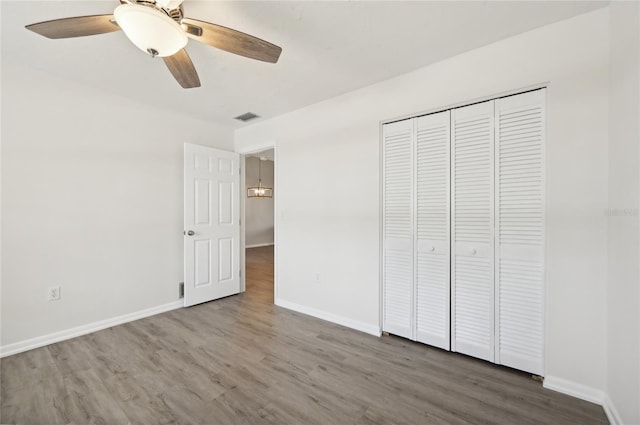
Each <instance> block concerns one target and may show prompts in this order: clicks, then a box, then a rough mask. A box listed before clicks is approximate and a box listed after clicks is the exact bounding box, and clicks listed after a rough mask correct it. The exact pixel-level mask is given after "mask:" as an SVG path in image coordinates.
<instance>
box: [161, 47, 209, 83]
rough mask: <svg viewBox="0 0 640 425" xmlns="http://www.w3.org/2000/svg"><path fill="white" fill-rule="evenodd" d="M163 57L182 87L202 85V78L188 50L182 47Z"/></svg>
mask: <svg viewBox="0 0 640 425" xmlns="http://www.w3.org/2000/svg"><path fill="white" fill-rule="evenodd" d="M162 59H164V63H165V64H167V68H169V71H171V74H173V76H174V77H175V79H176V80H177V81H178V83H180V85H181V86H182V88H185V89H190V88H193V87H200V78H198V73H197V72H196V68H195V67H194V66H193V62H191V58H190V57H189V55H188V54H187V51H186V50H184V49H182V50H180V51H179V52H178V53H176V54H175V55H172V56H167V57H165V58H162Z"/></svg>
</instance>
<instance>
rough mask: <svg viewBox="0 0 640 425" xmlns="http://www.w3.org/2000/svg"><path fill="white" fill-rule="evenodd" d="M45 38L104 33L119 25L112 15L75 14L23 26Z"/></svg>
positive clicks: (116, 29)
mask: <svg viewBox="0 0 640 425" xmlns="http://www.w3.org/2000/svg"><path fill="white" fill-rule="evenodd" d="M25 28H26V29H28V30H31V31H33V32H35V33H38V34H40V35H43V36H45V37H47V38H72V37H84V36H86V35H96V34H105V33H108V32H113V31H118V30H120V27H119V26H118V24H116V23H115V20H113V15H92V16H76V17H73V18H62V19H54V20H52V21H45V22H38V23H37V24H31V25H27V26H26V27H25Z"/></svg>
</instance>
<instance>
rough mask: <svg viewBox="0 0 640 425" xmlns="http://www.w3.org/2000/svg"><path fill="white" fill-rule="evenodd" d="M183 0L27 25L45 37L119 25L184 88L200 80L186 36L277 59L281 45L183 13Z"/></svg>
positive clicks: (126, 2)
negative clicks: (187, 48)
mask: <svg viewBox="0 0 640 425" xmlns="http://www.w3.org/2000/svg"><path fill="white" fill-rule="evenodd" d="M182 1H183V0H120V3H121V4H120V6H118V7H116V9H115V11H114V12H113V14H112V15H91V16H76V17H73V18H63V19H54V20H52V21H45V22H38V23H35V24H31V25H27V26H26V27H25V28H27V29H28V30H31V31H33V32H35V33H37V34H40V35H43V36H45V37H48V38H72V37H84V36H87V35H96V34H104V33H108V32H113V31H119V30H123V31H124V33H125V35H126V36H127V37H128V38H129V40H131V42H132V43H133V44H135V45H136V47H138V48H139V49H140V50H142V51H143V52H145V53H147V54H149V55H150V56H152V57H156V56H158V57H161V58H162V59H163V60H164V63H165V64H166V65H167V67H168V68H169V71H171V74H173V76H174V77H175V79H176V80H177V81H178V83H180V85H181V86H182V87H184V88H185V89H187V88H192V87H200V79H199V77H198V73H197V72H196V69H195V67H194V66H193V62H191V58H189V55H188V54H187V52H186V50H185V49H184V47H185V46H186V45H187V42H188V41H189V38H192V39H194V40H197V41H199V42H201V43H204V44H208V45H210V46H213V47H217V48H218V49H222V50H225V51H227V52H230V53H235V54H236V55H241V56H245V57H248V58H251V59H257V60H260V61H264V62H270V63H276V62H278V58H279V57H280V53H281V52H282V48H280V47H278V46H276V45H274V44H271V43H269V42H267V41H264V40H261V39H259V38H256V37H253V36H251V35H249V34H245V33H243V32H240V31H236V30H234V29H231V28H226V27H223V26H220V25H216V24H212V23H209V22H204V21H199V20H197V19H191V18H186V17H184V13H183V8H182Z"/></svg>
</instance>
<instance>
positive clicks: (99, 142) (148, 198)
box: [1, 58, 233, 349]
mask: <svg viewBox="0 0 640 425" xmlns="http://www.w3.org/2000/svg"><path fill="white" fill-rule="evenodd" d="M160 89H161V88H160ZM1 118H2V133H1V135H2V197H3V199H2V244H3V247H2V248H3V249H2V283H3V286H2V297H1V298H2V301H1V303H2V317H1V322H2V342H1V344H2V346H3V349H6V348H7V346H8V345H9V344H15V343H19V342H20V341H24V340H26V339H29V338H35V337H40V336H43V335H47V334H50V333H53V332H59V331H64V330H67V329H69V328H72V327H75V326H80V325H86V324H88V323H92V322H95V321H99V320H105V319H110V318H112V317H115V316H119V315H123V314H128V313H132V312H136V311H139V310H142V309H146V308H151V307H155V306H160V305H164V304H167V303H171V302H175V301H177V300H178V283H179V282H181V281H182V280H183V278H182V275H183V273H182V271H183V260H182V258H183V252H182V231H183V225H182V210H183V197H182V196H183V195H182V193H183V188H182V181H183V164H182V161H183V159H182V157H183V144H184V143H185V142H190V143H197V144H203V145H210V146H216V147H219V148H223V149H229V150H232V149H233V135H232V133H231V131H227V130H221V129H220V128H218V127H216V126H214V125H212V124H209V123H206V122H202V121H197V120H194V119H191V118H189V117H186V116H179V115H175V114H171V113H168V112H166V111H164V110H161V109H158V108H154V107H150V106H149V105H143V104H138V103H134V102H132V101H130V100H127V99H123V98H119V97H114V96H112V95H110V94H108V93H107V92H106V91H104V92H102V91H101V92H96V91H93V90H91V89H87V88H85V87H82V86H79V85H76V84H74V83H73V82H69V81H63V80H60V79H57V78H54V77H51V76H49V75H47V74H44V73H41V72H39V71H35V70H33V69H28V68H25V67H23V66H21V65H19V64H16V63H11V62H9V61H8V60H7V58H3V62H2V117H1ZM54 285H61V286H62V291H61V293H62V299H61V300H60V301H56V302H48V301H47V287H50V286H54Z"/></svg>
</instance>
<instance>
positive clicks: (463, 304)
mask: <svg viewBox="0 0 640 425" xmlns="http://www.w3.org/2000/svg"><path fill="white" fill-rule="evenodd" d="M493 114H494V102H493V101H490V102H483V103H478V104H475V105H471V106H466V107H463V108H457V109H454V110H452V112H451V120H452V135H451V142H452V148H451V150H452V152H451V162H452V164H451V172H452V175H451V191H452V192H451V193H452V196H451V200H452V202H451V203H452V213H451V214H452V217H451V239H452V245H451V251H452V253H451V285H452V317H451V320H452V325H451V326H452V330H451V336H452V341H451V344H452V347H451V348H452V350H453V351H457V352H460V353H464V354H468V355H470V356H474V357H478V358H481V359H484V360H489V361H493V360H494V280H493V276H494V275H493V267H494V226H493V221H494V215H493V206H494V197H493V192H494V189H493V188H494V168H493V161H494V150H493V146H494V121H493Z"/></svg>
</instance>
